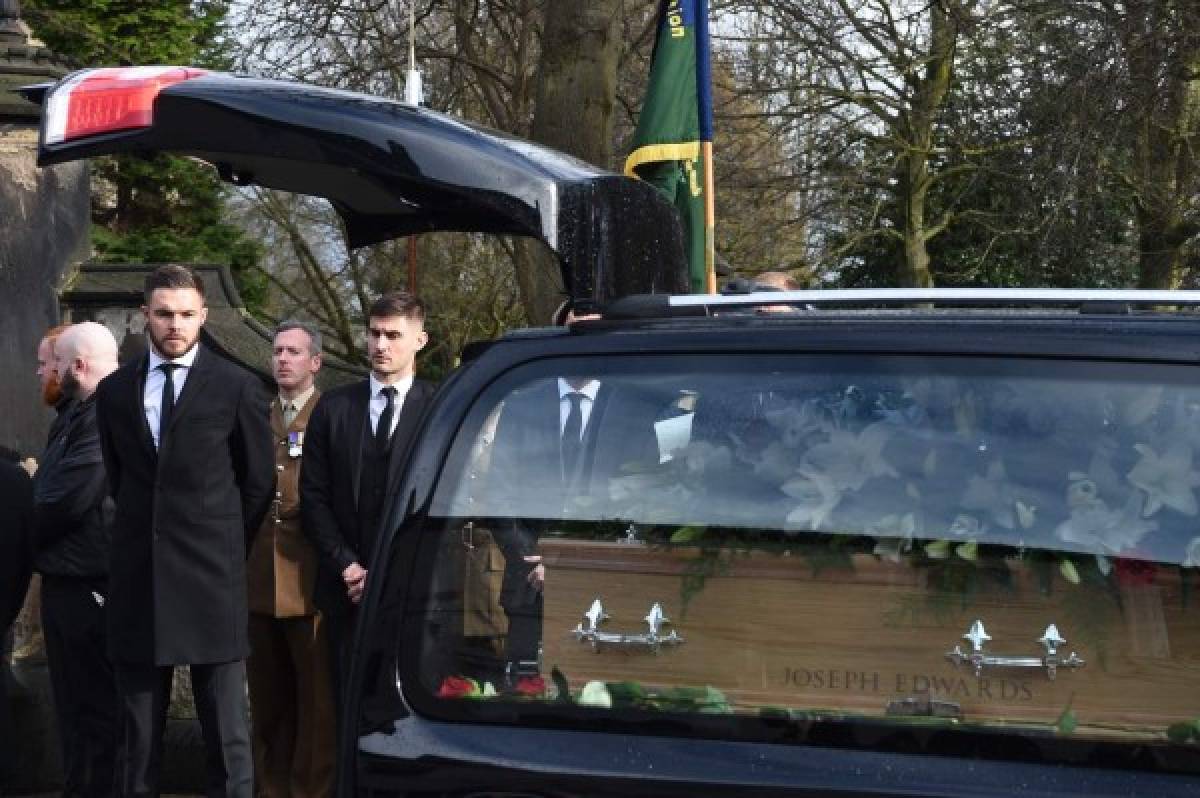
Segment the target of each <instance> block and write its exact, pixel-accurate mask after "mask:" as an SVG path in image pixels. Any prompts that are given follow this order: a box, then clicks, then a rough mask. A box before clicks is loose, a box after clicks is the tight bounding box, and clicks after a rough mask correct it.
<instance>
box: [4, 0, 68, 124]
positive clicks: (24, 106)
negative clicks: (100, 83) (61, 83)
mask: <svg viewBox="0 0 1200 798" xmlns="http://www.w3.org/2000/svg"><path fill="white" fill-rule="evenodd" d="M70 70H71V64H70V62H69V61H67V60H66V59H65V58H63V57H62V56H60V55H58V54H57V53H55V52H54V51H53V50H50V49H49V48H47V47H45V46H44V45H42V43H41V42H39V41H37V40H36V39H34V38H33V37H32V36H31V35H30V31H29V26H28V25H26V24H25V22H24V20H22V19H21V4H20V3H18V2H17V0H0V122H3V121H7V122H13V121H20V122H28V123H35V122H37V120H38V119H39V118H40V117H41V115H42V109H41V108H40V107H39V106H37V105H35V104H33V103H31V102H29V101H28V100H26V99H25V98H23V97H21V96H20V95H19V94H16V93H14V91H13V90H14V89H18V88H20V87H22V86H28V85H30V84H34V83H45V82H47V81H51V80H58V79H59V78H61V77H62V76H63V75H65V74H67V72H69V71H70Z"/></svg>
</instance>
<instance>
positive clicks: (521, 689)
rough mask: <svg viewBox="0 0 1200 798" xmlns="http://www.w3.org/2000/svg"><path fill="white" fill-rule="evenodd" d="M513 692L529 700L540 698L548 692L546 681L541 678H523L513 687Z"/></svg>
mask: <svg viewBox="0 0 1200 798" xmlns="http://www.w3.org/2000/svg"><path fill="white" fill-rule="evenodd" d="M513 692H514V693H516V694H517V695H523V696H528V697H529V698H537V697H540V696H541V695H543V694H544V693H545V692H546V680H545V679H543V678H542V677H541V676H522V677H521V678H520V679H517V683H516V684H514V685H513Z"/></svg>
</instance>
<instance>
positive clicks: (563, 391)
mask: <svg viewBox="0 0 1200 798" xmlns="http://www.w3.org/2000/svg"><path fill="white" fill-rule="evenodd" d="M599 390H600V381H599V380H588V381H587V382H586V383H584V385H583V387H582V388H572V387H571V383H569V382H567V381H566V380H564V379H563V378H562V377H559V378H558V435H559V437H560V438H561V437H562V434H563V430H565V429H566V428H567V415H568V414H569V413H570V412H571V400H570V399H568V398H567V394H569V393H581V394H583V400H582V401H580V403H579V416H580V422H581V423H580V425H579V439H580V440H583V436H584V433H585V431H586V430H587V425H588V419H589V418H591V417H592V405H593V404H595V402H596V393H597V392H598V391H599Z"/></svg>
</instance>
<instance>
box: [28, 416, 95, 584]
mask: <svg viewBox="0 0 1200 798" xmlns="http://www.w3.org/2000/svg"><path fill="white" fill-rule="evenodd" d="M33 500H34V530H35V531H34V544H33V547H34V552H33V567H34V569H35V570H36V571H37V572H38V573H40V574H42V575H44V576H65V577H75V578H83V579H88V580H93V581H95V582H96V583H97V584H98V585H99V584H102V583H103V581H104V580H105V579H106V578H107V576H108V558H109V542H110V526H111V524H112V517H113V502H112V499H111V498H110V497H109V496H108V486H107V482H106V480H105V476H104V458H103V456H102V454H101V451H100V431H99V428H98V427H97V425H96V402H95V399H94V397H89V398H88V399H85V400H84V401H82V402H79V403H77V404H75V405H74V406H73V407H71V408H70V409H69V410H68V412H67V415H66V417H65V419H64V422H63V424H62V426H61V428H60V429H59V430H58V433H57V435H56V436H55V437H54V439H53V440H51V441H50V444H49V445H48V446H47V447H46V451H45V453H44V454H43V455H42V461H41V463H40V464H39V465H38V470H37V474H36V475H35V476H34V480H33Z"/></svg>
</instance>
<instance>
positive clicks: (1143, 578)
mask: <svg viewBox="0 0 1200 798" xmlns="http://www.w3.org/2000/svg"><path fill="white" fill-rule="evenodd" d="M1128 554H1129V555H1130V556H1123V557H1118V558H1117V559H1116V562H1114V563H1113V576H1115V577H1116V580H1117V584H1118V585H1120V586H1121V587H1137V586H1139V585H1141V586H1145V585H1153V584H1154V582H1155V577H1156V575H1157V573H1158V566H1157V565H1155V564H1154V563H1152V562H1150V561H1149V560H1145V559H1142V555H1141V554H1140V553H1139V552H1136V551H1131V552H1128Z"/></svg>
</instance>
